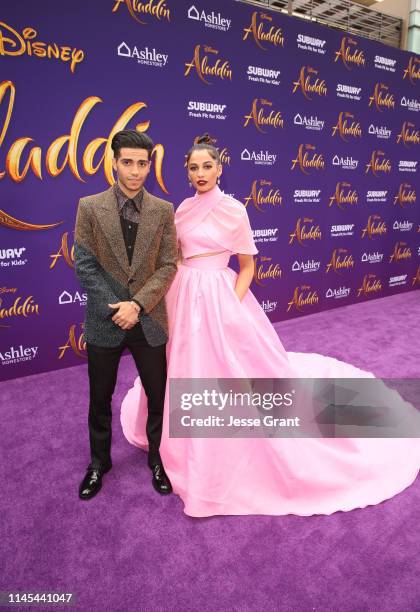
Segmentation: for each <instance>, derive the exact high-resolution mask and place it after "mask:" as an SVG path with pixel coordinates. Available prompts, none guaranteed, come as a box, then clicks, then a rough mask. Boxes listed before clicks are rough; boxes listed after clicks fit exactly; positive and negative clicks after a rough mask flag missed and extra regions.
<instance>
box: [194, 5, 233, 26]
mask: <svg viewBox="0 0 420 612" xmlns="http://www.w3.org/2000/svg"><path fill="white" fill-rule="evenodd" d="M188 19H193V20H194V21H202V22H203V23H204V25H205V26H206V28H213V29H215V30H222V31H223V32H227V31H228V30H229V28H230V25H231V23H232V20H231V19H225V18H224V17H222V15H221V14H220V13H217V14H216V13H215V12H214V11H212V12H211V13H208V14H207V13H206V12H205V11H201V13H200V11H199V10H198V9H197V8H196V7H195V6H194V5H193V6H191V7H190V8H189V9H188Z"/></svg>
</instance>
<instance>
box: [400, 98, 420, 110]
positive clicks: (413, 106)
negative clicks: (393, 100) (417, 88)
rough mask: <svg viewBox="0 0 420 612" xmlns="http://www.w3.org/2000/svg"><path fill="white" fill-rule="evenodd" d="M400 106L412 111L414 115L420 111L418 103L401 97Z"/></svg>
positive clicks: (419, 103)
mask: <svg viewBox="0 0 420 612" xmlns="http://www.w3.org/2000/svg"><path fill="white" fill-rule="evenodd" d="M400 104H401V106H403V107H404V108H406V109H407V110H409V111H414V112H416V113H417V112H418V111H420V102H419V101H418V100H415V99H414V98H412V99H410V98H406V97H403V98H401V102H400Z"/></svg>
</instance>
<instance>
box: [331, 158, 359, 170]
mask: <svg viewBox="0 0 420 612" xmlns="http://www.w3.org/2000/svg"><path fill="white" fill-rule="evenodd" d="M332 165H333V166H340V168H343V170H357V166H358V165H359V160H358V159H353V157H348V156H347V157H339V156H338V155H335V156H334V157H333V159H332Z"/></svg>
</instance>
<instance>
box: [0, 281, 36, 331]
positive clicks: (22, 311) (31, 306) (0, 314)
mask: <svg viewBox="0 0 420 612" xmlns="http://www.w3.org/2000/svg"><path fill="white" fill-rule="evenodd" d="M16 292H17V289H16V288H14V287H13V288H8V287H1V288H0V296H1V295H2V294H4V293H12V294H16ZM3 299H4V298H2V297H0V327H10V326H9V325H2V324H1V323H2V322H3V321H5V322H6V323H8V319H11V318H13V317H16V318H19V317H22V318H24V319H27V318H28V317H30V316H32V315H39V305H38V304H37V303H36V302H35V300H34V297H33V296H32V295H30V296H28V297H26V298H23V297H20V296H18V297H15V299H14V302H13V304H12V306H9V307H6V308H5V307H4V304H3Z"/></svg>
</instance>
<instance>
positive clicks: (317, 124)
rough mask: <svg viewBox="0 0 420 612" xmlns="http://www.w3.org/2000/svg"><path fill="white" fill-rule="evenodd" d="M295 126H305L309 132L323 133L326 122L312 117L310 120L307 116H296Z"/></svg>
mask: <svg viewBox="0 0 420 612" xmlns="http://www.w3.org/2000/svg"><path fill="white" fill-rule="evenodd" d="M293 123H294V124H295V125H303V126H304V127H305V128H306V129H307V130H315V131H317V132H321V131H322V130H323V129H324V125H325V121H321V120H320V119H318V117H316V116H315V117H313V116H312V115H311V116H310V117H309V118H308V117H306V116H305V115H303V116H302V115H299V113H298V114H297V115H295V118H294V119H293Z"/></svg>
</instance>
